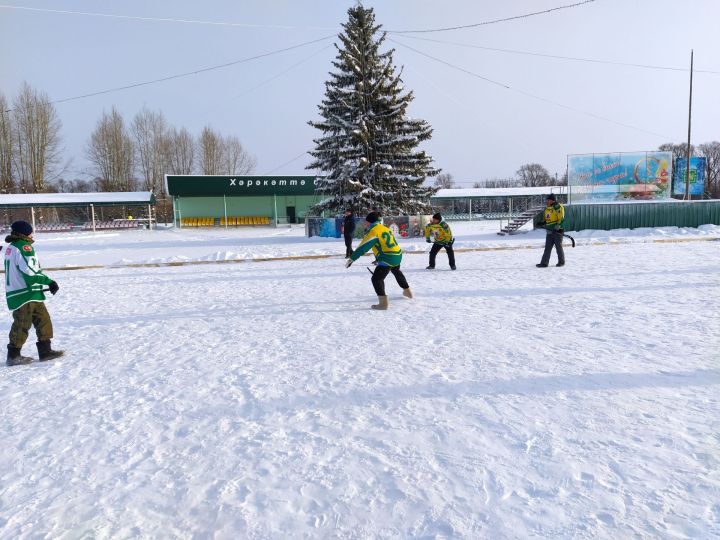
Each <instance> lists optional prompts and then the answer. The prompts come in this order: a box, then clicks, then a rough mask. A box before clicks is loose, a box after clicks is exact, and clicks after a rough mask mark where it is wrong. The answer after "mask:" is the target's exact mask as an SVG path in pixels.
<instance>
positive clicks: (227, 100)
mask: <svg viewBox="0 0 720 540" xmlns="http://www.w3.org/2000/svg"><path fill="white" fill-rule="evenodd" d="M332 46H333V43H331V44H330V45H325V46H324V47H323V48H322V49H319V50H317V51H315V52H314V53H312V54H311V55H309V56H307V57H305V58H303V59H302V60H300V61H299V62H296V63H294V64H293V65H291V66H289V67H287V68H285V69H284V70H282V71H281V72H279V73H276V74H275V75H273V76H272V77H269V78H267V79H265V80H263V81H261V82H259V83H258V84H256V85H255V86H252V87H250V88H247V89H246V90H243V91H242V92H240V93H239V94H236V95H234V96H231V97H229V98H227V99H225V100H222V101H219V102H218V103H215V104H214V105H213V106H212V107H210V108H209V109H207V110H206V111H205V112H204V113H203V114H202V116H207V115H208V114H210V113H213V112H215V111H216V110H217V109H218V108H220V107H222V106H223V105H224V104H226V103H227V102H229V101H233V100H236V99H238V98H240V97H242V96H245V95H247V94H250V93H251V92H254V91H255V90H257V89H258V88H261V87H263V86H265V85H266V84H268V83H270V82H272V81H274V80H276V79H279V78H280V77H282V76H283V75H285V74H286V73H289V72H290V71H292V70H293V69H295V68H296V67H298V66H301V65H302V64H304V63H305V62H307V61H309V60H311V59H312V58H314V57H316V56H317V55H318V54H320V53H321V52H323V51H325V50H327V49H329V48H330V47H332Z"/></svg>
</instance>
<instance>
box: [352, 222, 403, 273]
mask: <svg viewBox="0 0 720 540" xmlns="http://www.w3.org/2000/svg"><path fill="white" fill-rule="evenodd" d="M371 249H372V251H373V253H374V254H375V257H376V258H377V261H378V264H379V265H380V266H400V263H401V262H402V249H401V248H400V245H399V244H398V243H397V240H395V235H394V234H393V233H392V231H391V230H390V229H388V228H387V227H386V226H385V225H383V224H382V223H380V222H379V221H377V222H375V223H374V224H373V225H371V226H370V228H369V229H368V230H367V232H366V233H365V236H364V237H363V239H362V240H361V241H360V245H358V247H357V249H356V250H355V251H353V252H352V255H350V258H351V259H352V260H353V261H357V260H358V259H359V258H360V257H361V256H362V255H364V254H365V253H367V252H368V251H370V250H371Z"/></svg>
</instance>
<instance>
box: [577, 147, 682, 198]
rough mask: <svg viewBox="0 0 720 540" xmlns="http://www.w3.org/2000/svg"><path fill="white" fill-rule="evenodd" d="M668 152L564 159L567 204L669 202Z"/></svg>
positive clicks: (669, 154) (670, 154) (670, 153)
mask: <svg viewBox="0 0 720 540" xmlns="http://www.w3.org/2000/svg"><path fill="white" fill-rule="evenodd" d="M671 177H672V152H621V153H614V154H578V155H571V156H568V184H569V186H570V189H569V192H570V193H569V201H570V202H572V203H576V202H585V201H587V202H590V201H622V200H655V199H669V198H670V195H671V193H670V184H671V182H670V179H671Z"/></svg>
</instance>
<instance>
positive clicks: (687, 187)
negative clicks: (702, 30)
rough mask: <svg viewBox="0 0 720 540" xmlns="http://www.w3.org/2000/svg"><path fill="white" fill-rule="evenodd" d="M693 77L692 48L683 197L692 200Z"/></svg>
mask: <svg viewBox="0 0 720 540" xmlns="http://www.w3.org/2000/svg"><path fill="white" fill-rule="evenodd" d="M692 79H693V50H692V49H690V105H689V107H688V144H687V166H686V167H685V197H683V200H690V126H691V124H692Z"/></svg>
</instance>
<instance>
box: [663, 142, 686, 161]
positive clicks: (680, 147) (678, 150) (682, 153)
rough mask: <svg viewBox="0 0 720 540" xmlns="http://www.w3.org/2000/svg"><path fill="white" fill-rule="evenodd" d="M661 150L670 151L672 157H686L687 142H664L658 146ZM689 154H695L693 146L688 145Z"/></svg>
mask: <svg viewBox="0 0 720 540" xmlns="http://www.w3.org/2000/svg"><path fill="white" fill-rule="evenodd" d="M658 150H660V151H661V152H672V153H673V157H674V158H686V157H687V143H677V144H676V143H664V144H661V145H660V146H658ZM690 155H691V156H694V155H695V146H693V145H692V144H691V145H690Z"/></svg>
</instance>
